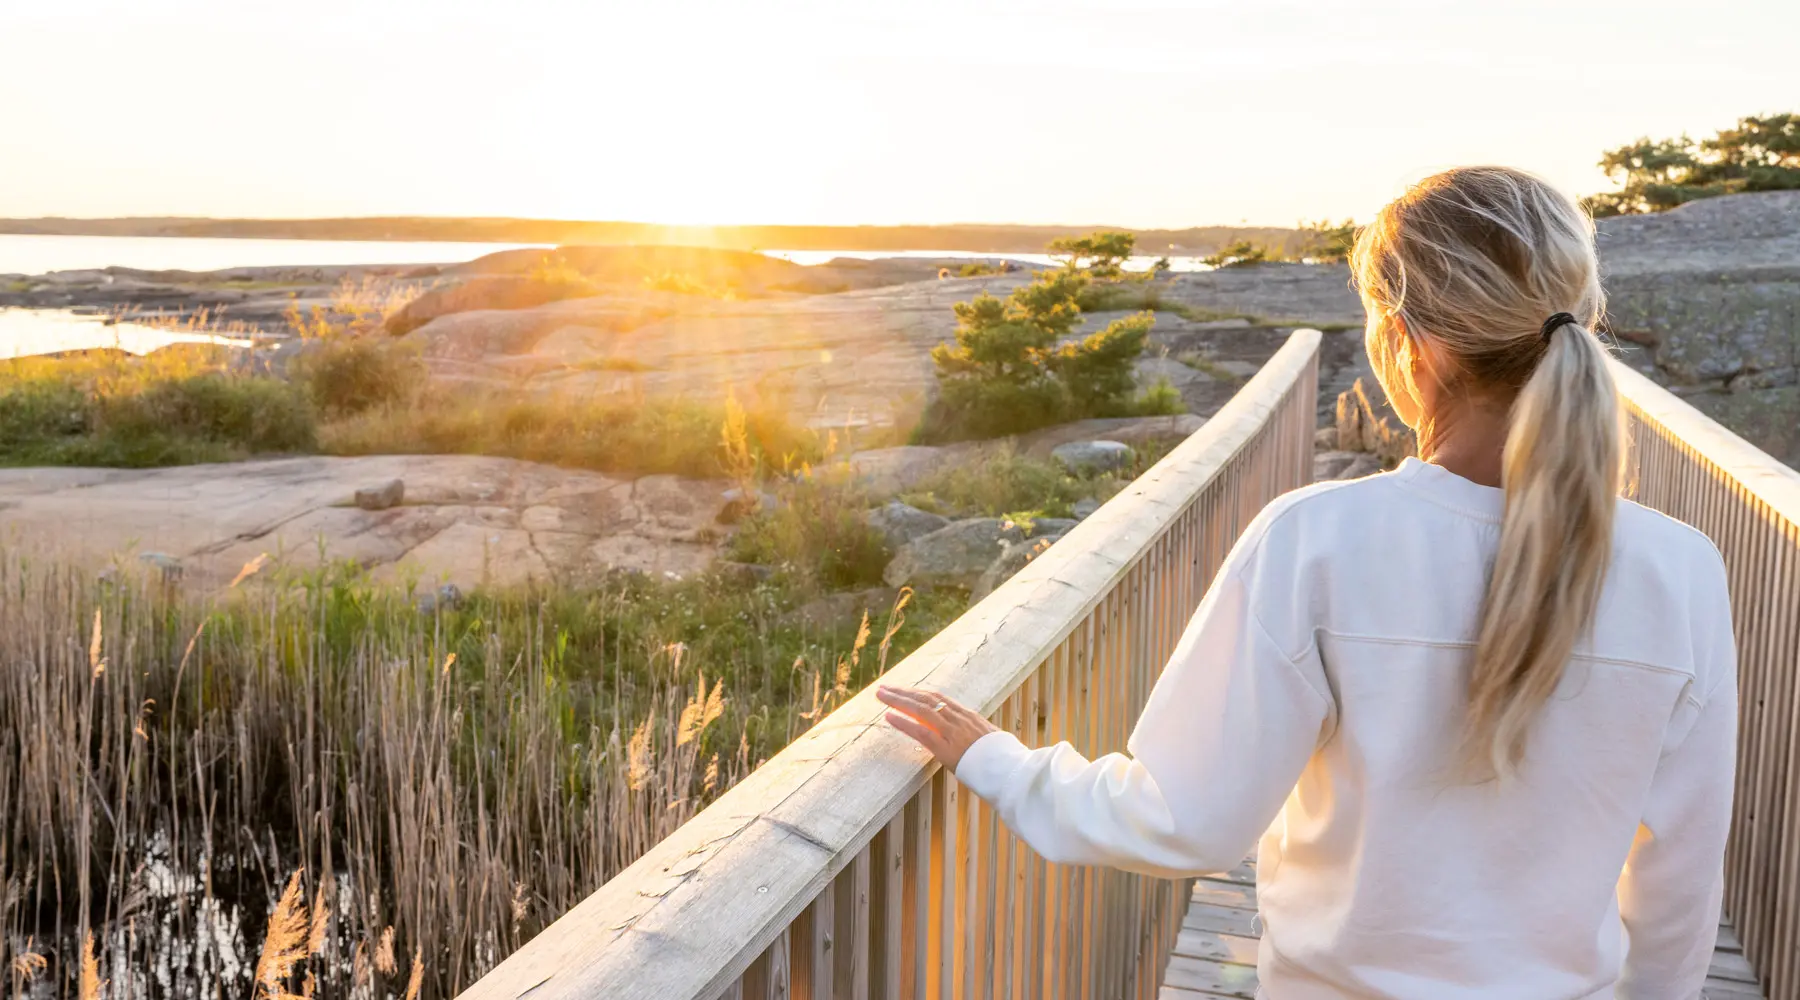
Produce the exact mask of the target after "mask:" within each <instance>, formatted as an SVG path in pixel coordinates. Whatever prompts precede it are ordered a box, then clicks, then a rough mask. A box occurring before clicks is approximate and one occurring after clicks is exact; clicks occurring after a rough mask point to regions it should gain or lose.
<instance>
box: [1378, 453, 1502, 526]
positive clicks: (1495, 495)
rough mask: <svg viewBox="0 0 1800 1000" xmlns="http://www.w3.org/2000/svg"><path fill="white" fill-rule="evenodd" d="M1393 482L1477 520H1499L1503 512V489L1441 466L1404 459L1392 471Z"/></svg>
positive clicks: (1439, 504) (1495, 521) (1497, 521)
mask: <svg viewBox="0 0 1800 1000" xmlns="http://www.w3.org/2000/svg"><path fill="white" fill-rule="evenodd" d="M1392 476H1393V479H1394V482H1395V483H1397V484H1399V485H1400V486H1401V487H1403V488H1405V489H1408V490H1411V491H1412V492H1414V493H1417V494H1418V495H1419V496H1421V497H1424V498H1425V499H1426V500H1429V501H1431V502H1432V503H1435V504H1437V505H1438V506H1440V507H1447V508H1449V509H1450V510H1453V511H1456V512H1457V513H1459V514H1466V515H1468V516H1469V517H1472V518H1475V519H1477V520H1480V521H1492V522H1494V523H1499V521H1500V518H1501V516H1502V515H1503V514H1505V512H1506V491H1505V490H1503V489H1500V488H1499V487H1496V486H1483V485H1481V484H1480V483H1477V482H1473V481H1471V480H1468V479H1464V478H1463V477H1461V476H1459V475H1457V474H1456V473H1454V472H1451V471H1450V470H1449V469H1446V468H1444V467H1443V466H1441V465H1432V464H1431V463H1429V462H1421V461H1419V460H1418V459H1416V458H1408V459H1406V460H1405V461H1403V462H1401V463H1400V467H1399V468H1397V469H1395V470H1394V471H1393V473H1392Z"/></svg>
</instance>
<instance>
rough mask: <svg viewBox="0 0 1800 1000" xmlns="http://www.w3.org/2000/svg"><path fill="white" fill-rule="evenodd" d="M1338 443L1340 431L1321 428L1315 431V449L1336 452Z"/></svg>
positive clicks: (1333, 428) (1331, 428) (1332, 428)
mask: <svg viewBox="0 0 1800 1000" xmlns="http://www.w3.org/2000/svg"><path fill="white" fill-rule="evenodd" d="M1337 442H1338V429H1337V428H1336V427H1321V428H1319V429H1318V430H1316V431H1313V447H1314V448H1323V449H1325V450H1326V451H1335V450H1336V449H1337Z"/></svg>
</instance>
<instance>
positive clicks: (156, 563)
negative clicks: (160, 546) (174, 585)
mask: <svg viewBox="0 0 1800 1000" xmlns="http://www.w3.org/2000/svg"><path fill="white" fill-rule="evenodd" d="M138 561H139V562H141V563H143V564H144V565H146V566H149V567H150V568H151V569H154V570H156V571H157V572H158V573H160V574H161V575H162V578H163V581H164V582H165V583H170V582H173V581H176V580H179V579H181V575H182V573H183V572H184V571H185V570H186V567H184V566H183V565H182V564H181V560H180V559H177V558H176V557H174V556H172V555H169V554H168V553H167V552H140V553H138Z"/></svg>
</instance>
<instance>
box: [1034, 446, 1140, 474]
mask: <svg viewBox="0 0 1800 1000" xmlns="http://www.w3.org/2000/svg"><path fill="white" fill-rule="evenodd" d="M1050 457H1052V458H1054V459H1056V460H1057V461H1058V462H1061V463H1062V464H1063V465H1064V466H1065V467H1066V468H1068V470H1069V471H1071V472H1076V473H1084V474H1091V473H1096V472H1113V471H1115V470H1118V469H1122V468H1124V467H1125V466H1126V464H1127V463H1129V462H1130V461H1131V446H1130V445H1128V444H1124V443H1123V442H1119V441H1071V442H1069V443H1068V444H1059V445H1057V446H1056V447H1055V448H1053V449H1051V451H1050Z"/></svg>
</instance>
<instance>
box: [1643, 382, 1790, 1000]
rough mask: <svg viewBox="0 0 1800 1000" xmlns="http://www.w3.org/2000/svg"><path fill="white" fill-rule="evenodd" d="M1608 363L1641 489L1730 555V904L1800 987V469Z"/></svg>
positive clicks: (1760, 965)
mask: <svg viewBox="0 0 1800 1000" xmlns="http://www.w3.org/2000/svg"><path fill="white" fill-rule="evenodd" d="M1613 371H1614V374H1615V375H1616V377H1617V378H1618V380H1619V387H1620V390H1621V391H1622V392H1623V394H1624V396H1625V400H1626V405H1627V409H1628V410H1629V412H1630V414H1631V422H1632V428H1631V431H1632V459H1633V469H1632V472H1633V477H1632V478H1633V483H1634V492H1635V494H1636V499H1637V500H1638V501H1639V502H1640V503H1643V504H1646V505H1648V506H1651V507H1654V508H1656V509H1658V510H1660V511H1662V512H1664V513H1666V514H1668V515H1670V516H1671V517H1674V518H1677V519H1679V520H1682V521H1685V522H1687V523H1688V524H1691V525H1693V526H1694V527H1696V528H1699V529H1700V530H1701V531H1704V532H1706V534H1707V535H1708V536H1710V537H1711V538H1712V540H1713V542H1714V543H1715V544H1716V545H1718V547H1719V551H1720V552H1721V553H1722V554H1723V555H1724V556H1725V568H1726V571H1727V573H1728V574H1729V579H1730V581H1731V603H1732V617H1733V618H1734V619H1735V624H1736V632H1737V646H1738V688H1739V704H1740V709H1739V717H1738V718H1739V732H1738V772H1737V795H1736V804H1735V806H1734V811H1733V816H1732V832H1731V843H1730V847H1729V849H1728V850H1727V852H1726V857H1725V871H1726V888H1725V909H1726V912H1727V913H1729V914H1730V916H1731V920H1732V923H1733V924H1735V925H1736V927H1737V931H1738V936H1739V937H1740V938H1742V939H1743V942H1744V957H1745V958H1748V959H1749V960H1750V964H1751V965H1752V966H1754V967H1755V968H1756V970H1757V972H1758V973H1760V974H1761V976H1762V979H1763V985H1764V987H1765V988H1766V989H1767V991H1768V996H1769V998H1770V1000H1800V795H1796V794H1795V787H1794V786H1795V782H1796V780H1797V779H1800V769H1797V767H1796V754H1800V739H1796V737H1800V690H1797V689H1796V687H1795V683H1794V680H1795V674H1796V673H1797V672H1800V473H1796V472H1795V471H1794V470H1792V469H1789V468H1788V467H1786V466H1784V465H1782V464H1781V463H1780V462H1777V461H1776V460H1775V459H1773V458H1771V457H1769V456H1768V455H1766V454H1764V453H1763V452H1761V451H1758V450H1757V449H1756V448H1755V447H1753V446H1752V445H1750V444H1749V443H1748V442H1746V441H1745V440H1744V439H1742V438H1740V437H1738V436H1737V435H1736V434H1733V433H1731V432H1730V431H1728V430H1726V429H1725V428H1723V427H1721V426H1719V425H1718V424H1717V423H1715V422H1714V421H1712V420H1710V419H1708V418H1707V417H1706V416H1704V415H1703V414H1701V413H1700V412H1699V411H1698V410H1695V409H1694V408H1693V407H1691V406H1689V405H1688V404H1686V403H1684V402H1682V401H1681V400H1680V399H1677V398H1676V397H1675V396H1674V395H1672V394H1671V393H1670V392H1668V390H1666V389H1663V388H1662V387H1661V386H1658V385H1657V384H1655V383H1654V382H1651V381H1650V380H1649V379H1647V378H1645V377H1644V376H1642V375H1640V374H1638V373H1637V372H1634V371H1631V370H1630V369H1628V368H1626V367H1625V366H1623V365H1615V366H1614V369H1613Z"/></svg>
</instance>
